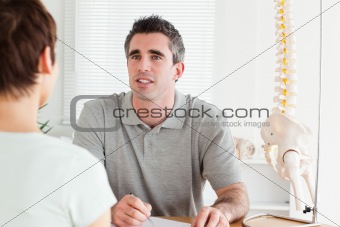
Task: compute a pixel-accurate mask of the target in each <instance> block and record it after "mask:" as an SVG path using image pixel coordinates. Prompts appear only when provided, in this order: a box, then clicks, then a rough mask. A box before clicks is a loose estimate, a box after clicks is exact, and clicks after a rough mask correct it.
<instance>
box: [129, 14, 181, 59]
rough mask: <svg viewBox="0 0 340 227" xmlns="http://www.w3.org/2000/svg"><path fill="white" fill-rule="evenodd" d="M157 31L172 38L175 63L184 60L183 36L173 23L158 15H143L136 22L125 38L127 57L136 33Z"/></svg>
mask: <svg viewBox="0 0 340 227" xmlns="http://www.w3.org/2000/svg"><path fill="white" fill-rule="evenodd" d="M156 32H160V33H163V34H164V35H166V36H167V37H168V38H169V39H170V43H169V49H170V50H171V52H172V58H173V63H174V64H176V63H178V62H180V61H184V53H185V48H184V44H183V40H182V36H181V35H180V34H179V32H178V30H177V29H176V28H175V26H174V25H173V24H171V23H170V22H169V21H166V20H164V19H162V18H161V17H160V16H157V15H151V16H148V17H141V18H139V19H138V20H136V21H135V22H134V24H133V26H132V29H131V30H130V32H129V34H128V35H127V36H126V39H125V44H124V48H125V55H126V58H128V55H129V47H130V42H131V39H132V37H133V36H134V35H135V34H138V33H146V34H148V33H156Z"/></svg>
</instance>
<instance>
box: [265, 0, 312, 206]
mask: <svg viewBox="0 0 340 227" xmlns="http://www.w3.org/2000/svg"><path fill="white" fill-rule="evenodd" d="M291 6H292V3H291V1H290V0H277V5H276V9H277V15H276V35H277V42H279V44H278V47H277V50H278V51H277V57H278V61H277V63H278V65H279V67H278V68H277V70H276V72H277V76H276V78H275V82H277V83H278V86H277V87H275V91H276V92H277V93H278V95H277V96H276V97H274V102H275V103H278V106H277V107H276V108H274V109H273V113H272V114H271V115H270V116H269V117H268V119H267V120H266V122H268V123H269V127H263V128H262V129H261V136H262V139H263V140H264V143H265V145H264V152H265V157H266V159H267V162H268V163H269V164H271V165H272V166H273V167H274V169H275V170H276V171H277V172H278V173H279V175H280V176H281V177H283V178H285V179H287V180H290V182H291V184H292V187H293V190H294V195H295V203H296V209H297V210H302V209H303V208H304V201H305V200H304V194H303V189H302V188H303V187H302V179H305V181H306V183H307V186H308V188H309V192H310V194H311V197H312V200H313V202H314V196H315V190H314V184H315V183H314V179H313V177H312V171H311V161H312V159H311V155H310V154H309V152H308V149H307V146H308V143H309V139H310V136H311V134H312V133H311V130H310V129H309V128H308V127H306V126H305V125H303V124H301V123H300V122H299V121H298V120H296V118H295V117H294V116H295V108H296V97H297V74H296V68H295V49H294V46H295V45H294V44H295V40H294V38H295V37H294V33H292V32H293V25H292V15H291V12H290V10H291Z"/></svg>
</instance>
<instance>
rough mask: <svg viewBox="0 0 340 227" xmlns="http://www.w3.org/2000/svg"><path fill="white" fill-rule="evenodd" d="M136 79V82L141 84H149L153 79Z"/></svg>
mask: <svg viewBox="0 0 340 227" xmlns="http://www.w3.org/2000/svg"><path fill="white" fill-rule="evenodd" d="M136 81H137V82H138V83H141V84H151V83H153V81H152V80H151V79H147V78H141V79H137V80H136Z"/></svg>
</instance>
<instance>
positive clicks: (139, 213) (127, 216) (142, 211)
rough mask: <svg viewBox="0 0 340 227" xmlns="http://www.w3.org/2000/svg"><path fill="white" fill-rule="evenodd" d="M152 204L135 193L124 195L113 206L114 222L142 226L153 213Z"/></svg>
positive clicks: (125, 225) (125, 226) (117, 224)
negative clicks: (143, 200) (144, 201)
mask: <svg viewBox="0 0 340 227" xmlns="http://www.w3.org/2000/svg"><path fill="white" fill-rule="evenodd" d="M151 209H152V207H151V205H150V204H148V203H143V202H142V201H141V200H140V199H139V198H137V197H135V196H133V195H126V196H124V197H123V198H122V199H121V200H120V201H119V202H118V203H116V205H114V206H113V207H112V208H111V215H112V222H113V223H114V224H115V225H116V226H121V227H134V226H141V225H142V224H143V222H145V221H146V220H147V218H148V217H149V216H150V215H151Z"/></svg>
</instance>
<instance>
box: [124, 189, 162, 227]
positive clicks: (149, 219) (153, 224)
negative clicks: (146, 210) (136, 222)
mask: <svg viewBox="0 0 340 227" xmlns="http://www.w3.org/2000/svg"><path fill="white" fill-rule="evenodd" d="M130 195H131V196H134V195H133V194H132V193H130ZM146 218H147V219H148V221H149V222H150V223H151V224H152V226H154V227H156V226H155V223H154V222H153V221H152V220H151V218H150V217H149V216H147V217H146Z"/></svg>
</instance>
